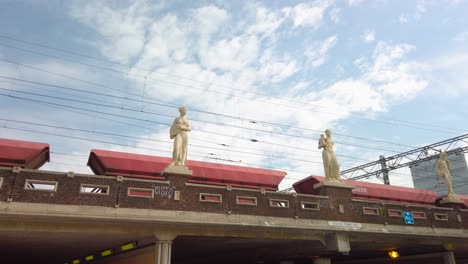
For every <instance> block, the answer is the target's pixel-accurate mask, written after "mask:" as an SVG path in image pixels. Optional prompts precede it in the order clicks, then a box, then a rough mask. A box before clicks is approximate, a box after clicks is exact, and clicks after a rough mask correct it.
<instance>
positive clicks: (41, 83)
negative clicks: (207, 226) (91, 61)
mask: <svg viewBox="0 0 468 264" xmlns="http://www.w3.org/2000/svg"><path fill="white" fill-rule="evenodd" d="M0 78H3V79H8V80H14V81H19V82H26V83H31V84H37V85H41V86H48V87H54V88H57V89H65V90H70V91H76V92H82V93H88V94H93V95H100V96H105V97H109V98H115V99H121V100H129V101H134V102H141V99H133V98H129V97H126V96H116V95H112V94H105V93H99V92H93V91H87V90H82V89H76V88H71V87H66V86H61V85H54V84H47V83H43V82H35V81H28V80H24V79H18V78H12V77H7V76H2V75H0ZM119 91H120V90H119ZM133 95H135V96H138V94H133ZM158 101H159V102H163V101H161V100H158ZM149 103H150V104H153V105H157V106H164V107H170V108H178V106H175V105H170V103H168V102H164V103H155V102H149ZM190 110H191V111H194V112H201V113H207V114H211V115H220V114H216V113H213V112H207V111H200V110H197V109H190ZM220 116H222V117H229V118H233V119H236V120H238V119H239V118H237V117H234V116H227V115H220ZM243 121H246V122H249V123H254V124H266V125H272V126H278V127H283V128H291V129H297V130H303V131H309V132H313V133H322V132H323V131H321V130H316V129H309V128H301V127H295V126H289V125H284V124H277V123H272V122H266V121H259V120H251V119H243ZM203 122H207V121H203ZM218 124H219V123H218ZM223 124H224V125H225V126H232V125H229V124H225V123H223ZM236 127H237V128H242V129H247V130H257V131H261V132H265V131H262V130H259V129H254V128H249V127H239V126H236ZM271 132H273V131H268V133H271ZM273 133H274V132H273ZM334 134H335V136H338V137H347V138H352V139H356V140H363V141H370V142H375V143H383V144H391V145H393V146H402V147H410V148H415V147H414V146H410V145H406V144H401V143H395V142H387V141H384V140H377V139H369V138H364V137H358V136H352V135H346V134H341V133H334Z"/></svg>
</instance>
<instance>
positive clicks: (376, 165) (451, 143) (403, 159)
mask: <svg viewBox="0 0 468 264" xmlns="http://www.w3.org/2000/svg"><path fill="white" fill-rule="evenodd" d="M459 143H462V144H463V143H464V144H463V145H465V146H463V147H461V146H460V144H459ZM467 143H468V134H464V135H461V136H458V137H454V138H450V139H447V140H443V141H440V142H437V143H434V144H431V145H427V146H424V147H421V148H417V149H413V150H410V151H406V152H403V153H400V154H397V155H393V156H390V157H384V156H380V159H379V160H377V161H373V162H369V163H367V164H364V165H360V166H357V167H354V168H351V169H347V170H343V171H341V176H342V177H344V178H346V179H350V180H359V179H363V178H369V177H374V176H375V177H377V178H379V179H381V180H383V181H384V183H385V184H390V182H389V180H388V172H389V171H391V170H396V169H400V168H403V167H407V166H410V165H415V164H417V163H419V162H422V161H426V160H431V159H434V158H437V157H438V155H439V152H440V150H444V151H445V152H447V154H455V153H468V146H467Z"/></svg>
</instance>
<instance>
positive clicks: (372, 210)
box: [362, 207, 379, 215]
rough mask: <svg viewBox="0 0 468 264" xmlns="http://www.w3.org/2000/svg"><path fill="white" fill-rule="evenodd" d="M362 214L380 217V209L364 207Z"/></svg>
mask: <svg viewBox="0 0 468 264" xmlns="http://www.w3.org/2000/svg"><path fill="white" fill-rule="evenodd" d="M362 213H363V214H365V215H379V208H372V207H363V208H362Z"/></svg>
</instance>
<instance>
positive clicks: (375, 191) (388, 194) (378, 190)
mask: <svg viewBox="0 0 468 264" xmlns="http://www.w3.org/2000/svg"><path fill="white" fill-rule="evenodd" d="M324 180H325V177H322V176H309V177H307V178H304V179H302V180H300V181H298V182H296V183H294V184H293V188H294V190H295V191H296V192H297V193H302V194H318V193H317V191H316V190H315V189H314V186H315V185H316V184H318V183H320V182H323V181H324ZM344 182H345V183H347V184H350V185H353V186H355V188H354V189H353V191H352V192H353V196H354V197H356V198H364V199H376V200H390V201H402V202H408V203H420V204H434V203H435V202H436V200H437V198H438V197H437V192H435V191H431V190H423V189H415V188H408V187H400V186H392V185H384V184H377V183H369V182H360V181H352V180H344Z"/></svg>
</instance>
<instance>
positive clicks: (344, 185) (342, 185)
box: [314, 181, 354, 190]
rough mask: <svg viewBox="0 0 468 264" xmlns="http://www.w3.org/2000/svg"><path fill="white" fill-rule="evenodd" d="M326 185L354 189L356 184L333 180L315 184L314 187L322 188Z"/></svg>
mask: <svg viewBox="0 0 468 264" xmlns="http://www.w3.org/2000/svg"><path fill="white" fill-rule="evenodd" d="M324 187H334V188H343V189H350V190H352V189H354V185H351V184H347V183H344V182H333V181H323V182H321V183H318V184H316V185H314V189H322V188H324Z"/></svg>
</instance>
